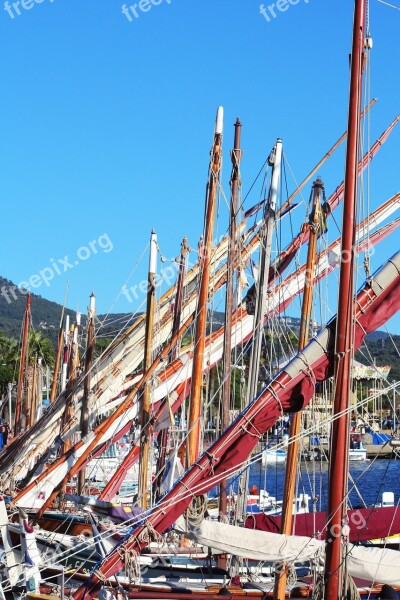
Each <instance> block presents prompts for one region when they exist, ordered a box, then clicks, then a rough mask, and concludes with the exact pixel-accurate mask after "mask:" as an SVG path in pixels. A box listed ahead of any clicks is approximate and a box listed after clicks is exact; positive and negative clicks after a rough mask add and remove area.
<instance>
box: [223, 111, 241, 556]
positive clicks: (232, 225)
mask: <svg viewBox="0 0 400 600" xmlns="http://www.w3.org/2000/svg"><path fill="white" fill-rule="evenodd" d="M241 128H242V124H241V122H240V120H239V119H237V120H236V123H235V136H234V143H233V150H232V152H231V161H232V174H231V206H230V216H229V246H228V258H227V274H226V296H225V329H224V350H223V359H222V381H223V385H222V406H221V432H222V431H225V429H226V428H227V427H228V426H229V405H230V394H231V362H232V311H233V293H234V273H235V269H234V264H235V259H236V243H237V240H236V238H237V232H236V217H237V213H238V198H239V190H240V185H241V181H240V161H241V158H242V151H241V149H240V134H241ZM226 486H227V480H226V479H224V480H223V481H221V484H220V488H219V512H220V515H221V514H222V515H226V511H227V492H226ZM220 566H221V565H220Z"/></svg>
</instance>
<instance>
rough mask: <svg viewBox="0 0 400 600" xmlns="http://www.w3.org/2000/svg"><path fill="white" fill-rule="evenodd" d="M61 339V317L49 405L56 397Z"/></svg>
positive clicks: (62, 337)
mask: <svg viewBox="0 0 400 600" xmlns="http://www.w3.org/2000/svg"><path fill="white" fill-rule="evenodd" d="M63 339H64V330H63V318H62V317H61V323H60V329H59V332H58V344H57V354H56V360H55V363H54V370H53V381H52V382H51V391H50V404H52V403H53V402H54V400H55V397H56V392H57V377H58V371H59V369H60V362H61V353H62V349H63Z"/></svg>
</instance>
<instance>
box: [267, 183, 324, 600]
mask: <svg viewBox="0 0 400 600" xmlns="http://www.w3.org/2000/svg"><path fill="white" fill-rule="evenodd" d="M322 190H323V183H322V181H321V180H320V179H317V181H314V184H313V204H312V211H311V215H310V221H309V224H308V228H309V230H310V239H309V243H308V251H307V265H306V273H307V275H306V279H305V283H304V295H303V305H302V309H301V321H300V332H299V344H298V351H299V352H300V351H301V350H303V348H304V347H305V346H306V345H307V343H308V339H309V333H310V316H311V308H312V297H313V286H314V276H315V265H316V255H317V240H318V235H319V233H320V216H321V212H320V209H321V193H322ZM300 425H301V411H298V412H296V413H294V414H293V416H292V420H291V424H290V433H289V442H290V443H289V446H288V451H287V460H286V478H285V487H284V491H283V506H282V518H281V528H280V533H284V534H287V535H290V534H291V533H292V520H293V519H292V517H293V500H294V489H295V483H296V471H297V457H298V452H299V434H300ZM275 577H276V580H275V587H274V600H285V595H286V580H287V569H286V565H284V568H283V569H282V570H281V571H280V572H278V571H277V573H276V575H275Z"/></svg>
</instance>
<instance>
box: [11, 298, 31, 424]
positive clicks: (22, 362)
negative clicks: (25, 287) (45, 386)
mask: <svg viewBox="0 0 400 600" xmlns="http://www.w3.org/2000/svg"><path fill="white" fill-rule="evenodd" d="M30 318H31V295H30V294H28V295H27V297H26V306H25V315H24V330H23V335H22V346H21V358H20V363H19V375H18V388H17V405H16V408H15V421H14V433H15V435H18V433H19V432H20V431H21V430H22V418H21V412H22V392H23V389H24V376H25V374H26V360H27V350H28V332H29V322H30Z"/></svg>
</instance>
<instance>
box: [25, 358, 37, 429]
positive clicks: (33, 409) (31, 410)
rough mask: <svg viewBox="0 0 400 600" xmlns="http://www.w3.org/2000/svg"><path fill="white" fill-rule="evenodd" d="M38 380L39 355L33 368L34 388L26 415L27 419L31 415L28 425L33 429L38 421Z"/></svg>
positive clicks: (32, 388)
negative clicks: (36, 420)
mask: <svg viewBox="0 0 400 600" xmlns="http://www.w3.org/2000/svg"><path fill="white" fill-rule="evenodd" d="M37 380H38V355H37V354H35V357H34V361H33V367H32V387H31V400H30V403H29V406H28V411H27V413H26V415H27V419H28V415H29V422H28V423H27V425H28V426H29V427H32V425H33V424H34V422H35V419H36V409H37V396H38V393H37V391H38V390H37Z"/></svg>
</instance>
